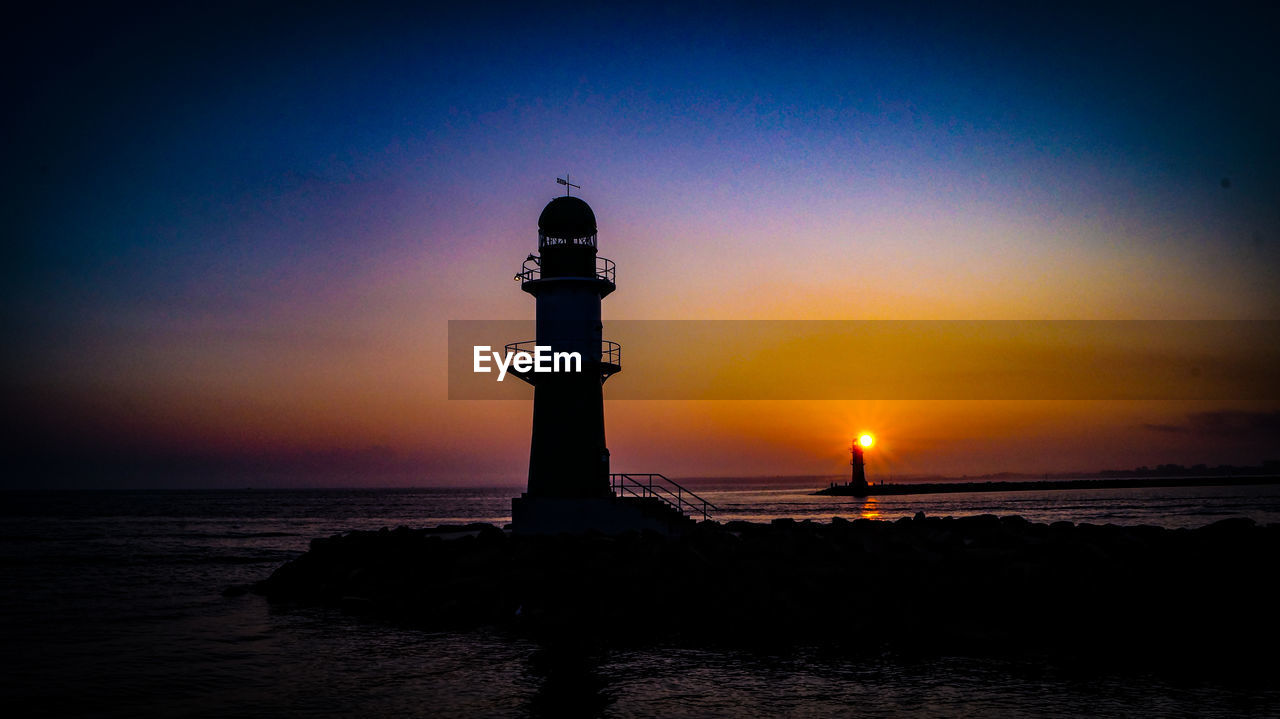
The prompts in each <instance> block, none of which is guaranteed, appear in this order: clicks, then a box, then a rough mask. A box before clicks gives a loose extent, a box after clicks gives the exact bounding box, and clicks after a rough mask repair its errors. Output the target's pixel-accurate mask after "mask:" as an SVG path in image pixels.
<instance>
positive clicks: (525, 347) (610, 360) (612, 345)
mask: <svg viewBox="0 0 1280 719" xmlns="http://www.w3.org/2000/svg"><path fill="white" fill-rule="evenodd" d="M537 346H538V341H537V340H521V341H519V342H510V343H508V344H507V346H506V347H505V348H504V349H505V350H506V353H507V354H514V353H516V352H528V353H529V354H533V352H534V349H535V348H536V347H537ZM583 359H584V361H589V360H591V359H596V360H598V361H599V362H600V364H602V365H609V366H611V367H613V368H616V369H611V370H604V371H605V372H606V374H605V375H604V378H605V379H608V377H609V376H611V375H613V374H616V373H618V372H621V371H622V345H620V344H618V343H617V342H614V341H612V340H600V356H599V357H596V358H591V357H584V358H583ZM517 376H518V375H517Z"/></svg>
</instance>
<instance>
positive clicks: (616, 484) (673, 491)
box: [609, 472, 720, 520]
mask: <svg viewBox="0 0 1280 719" xmlns="http://www.w3.org/2000/svg"><path fill="white" fill-rule="evenodd" d="M637 477H642V478H643V481H642V480H641V479H637ZM655 477H656V478H659V479H661V480H662V482H664V483H665V484H654V481H653V480H654V478H655ZM609 488H610V489H611V490H613V493H614V494H616V495H618V496H619V497H621V496H623V495H627V494H629V495H631V496H633V497H640V498H642V499H643V498H647V497H651V498H653V499H657V500H659V501H661V502H663V503H664V504H666V505H668V506H670V507H672V508H674V509H675V510H676V511H678V512H680V513H681V514H686V515H692V514H701V515H702V518H703V519H704V520H707V519H710V518H711V510H713V509H714V510H716V511H717V512H718V511H720V508H719V507H717V506H716V505H714V504H712V503H710V502H708V501H707V500H705V499H703V498H702V497H699V496H698V495H697V494H694V493H693V492H690V491H689V490H687V489H685V488H684V487H682V486H681V485H680V484H678V483H676V482H675V481H673V480H672V479H670V478H669V477H667V476H666V475H663V474H658V473H656V472H652V473H645V474H629V473H619V474H610V475H609Z"/></svg>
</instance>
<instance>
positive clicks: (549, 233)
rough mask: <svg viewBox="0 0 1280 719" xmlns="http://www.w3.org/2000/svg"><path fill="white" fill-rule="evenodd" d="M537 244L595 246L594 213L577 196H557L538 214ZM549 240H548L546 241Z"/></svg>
mask: <svg viewBox="0 0 1280 719" xmlns="http://www.w3.org/2000/svg"><path fill="white" fill-rule="evenodd" d="M538 239H539V240H540V241H541V242H540V243H539V244H544V245H545V244H574V245H577V244H582V245H591V246H593V247H594V246H595V244H596V242H595V240H596V213H594V212H592V211H591V206H590V205H588V204H587V203H586V202H583V201H582V200H581V199H579V198H577V197H570V196H568V195H566V196H564V197H557V198H556V199H554V200H552V201H551V202H548V203H547V206H546V207H544V208H542V214H541V215H539V216H538ZM548 240H550V242H548Z"/></svg>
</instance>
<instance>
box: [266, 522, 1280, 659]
mask: <svg viewBox="0 0 1280 719" xmlns="http://www.w3.org/2000/svg"><path fill="white" fill-rule="evenodd" d="M470 529H471V530H472V533H471V534H469V535H467V536H462V537H458V538H452V539H445V538H444V537H442V536H441V534H439V533H438V531H433V530H413V529H407V528H403V527H402V528H399V529H395V530H382V531H378V532H351V533H347V534H343V535H336V536H333V537H330V538H327V539H316V540H314V541H313V542H312V543H311V548H310V550H309V551H308V552H306V553H305V554H303V555H302V556H300V557H298V558H297V559H295V560H293V561H291V562H289V563H287V564H285V565H284V566H282V567H280V568H279V569H278V570H277V571H276V572H275V573H274V574H273V575H272V576H271V577H270V578H269V579H266V580H264V581H262V582H260V583H259V584H258V585H256V586H255V587H254V590H255V591H257V592H258V593H261V594H264V595H265V596H266V597H267V598H268V599H269V600H270V601H271V602H273V603H285V604H309V605H317V604H318V605H328V606H333V607H340V608H343V609H344V610H346V611H350V612H360V613H367V614H373V615H379V616H383V617H387V618H390V619H393V620H396V621H401V622H407V623H411V624H413V625H417V626H422V627H427V628H434V629H441V628H467V627H475V626H482V625H496V626H499V627H506V628H509V629H510V630H512V631H516V632H521V633H526V634H529V635H533V636H535V637H543V638H564V637H573V636H577V637H590V638H591V640H592V641H595V642H600V643H604V644H617V643H627V642H637V641H640V642H648V641H675V642H683V643H717V644H718V643H731V644H747V645H761V644H764V645H769V646H775V645H778V644H794V643H803V644H811V645H822V646H824V647H827V648H833V649H839V650H844V651H850V652H863V651H867V652H879V651H883V650H885V649H886V648H887V649H890V650H895V651H907V652H912V651H930V652H933V651H940V652H953V653H991V652H996V653H1029V654H1035V655H1045V654H1048V655H1058V656H1062V657H1067V658H1079V659H1083V660H1086V661H1090V662H1108V661H1129V660H1131V659H1133V658H1141V659H1142V660H1143V661H1146V662H1154V663H1163V664H1171V665H1176V666H1184V667H1187V668H1188V669H1189V670H1193V671H1201V670H1203V669H1212V670H1221V669H1229V670H1230V671H1235V672H1238V671H1241V670H1245V671H1264V672H1271V671H1273V670H1274V661H1273V660H1267V661H1265V662H1263V661H1262V659H1261V657H1271V656H1274V653H1275V650H1276V648H1277V644H1276V640H1277V638H1280V632H1277V620H1276V607H1277V604H1276V596H1275V593H1274V589H1273V583H1272V579H1273V577H1274V575H1275V570H1276V559H1277V558H1278V557H1280V525H1268V526H1265V527H1263V526H1257V525H1255V524H1254V523H1253V522H1252V521H1250V520H1245V519H1230V520H1224V521H1221V522H1217V523H1215V524H1211V525H1208V526H1206V527H1202V528H1199V529H1190V530H1189V529H1176V530H1170V529H1163V528H1159V527H1151V526H1141V527H1121V526H1114V525H1106V526H1097V525H1090V524H1079V525H1074V524H1071V523H1068V522H1058V523H1055V524H1049V525H1046V524H1033V523H1031V522H1028V521H1026V520H1024V519H1022V518H1020V517H1002V518H1001V517H995V516H990V515H987V516H979V517H967V518H958V519H951V518H932V517H930V518H926V517H924V516H923V515H917V516H916V517H915V518H914V519H901V520H898V521H894V522H889V521H871V520H856V521H846V520H843V519H839V518H836V519H833V520H832V521H831V522H830V523H815V522H807V521H806V522H795V521H792V520H777V521H774V522H773V523H772V524H769V525H761V524H749V523H744V522H730V523H727V524H723V525H721V524H717V523H713V522H706V523H702V524H700V525H698V526H697V528H696V529H695V530H693V531H691V532H690V533H688V534H687V535H685V536H682V537H663V536H659V535H655V534H638V533H632V534H626V535H622V536H616V537H610V536H603V535H590V536H578V537H569V536H559V537H515V536H509V535H507V534H505V533H504V532H502V531H501V530H499V529H497V528H495V527H492V526H489V525H473V526H472V527H470Z"/></svg>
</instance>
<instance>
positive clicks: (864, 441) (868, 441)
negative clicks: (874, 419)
mask: <svg viewBox="0 0 1280 719" xmlns="http://www.w3.org/2000/svg"><path fill="white" fill-rule="evenodd" d="M875 443H876V438H875V437H872V436H871V435H869V434H864V435H862V436H861V437H859V438H858V444H860V445H862V446H863V447H870V446H871V445H873V444H875Z"/></svg>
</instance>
